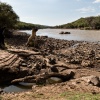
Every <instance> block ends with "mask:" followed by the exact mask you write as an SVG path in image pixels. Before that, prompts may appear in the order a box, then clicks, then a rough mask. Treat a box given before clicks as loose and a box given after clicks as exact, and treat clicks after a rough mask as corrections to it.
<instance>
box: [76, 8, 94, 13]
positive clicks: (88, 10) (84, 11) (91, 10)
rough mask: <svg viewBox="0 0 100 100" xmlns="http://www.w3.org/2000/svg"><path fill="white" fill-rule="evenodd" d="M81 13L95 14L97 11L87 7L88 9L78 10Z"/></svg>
mask: <svg viewBox="0 0 100 100" xmlns="http://www.w3.org/2000/svg"><path fill="white" fill-rule="evenodd" d="M77 11H79V12H80V13H89V12H95V9H94V8H92V7H86V8H81V9H77Z"/></svg>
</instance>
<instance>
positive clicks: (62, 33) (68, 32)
mask: <svg viewBox="0 0 100 100" xmlns="http://www.w3.org/2000/svg"><path fill="white" fill-rule="evenodd" d="M59 34H70V32H63V31H62V32H60V33H59Z"/></svg>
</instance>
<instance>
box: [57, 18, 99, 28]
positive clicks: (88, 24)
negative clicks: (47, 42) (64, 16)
mask: <svg viewBox="0 0 100 100" xmlns="http://www.w3.org/2000/svg"><path fill="white" fill-rule="evenodd" d="M55 28H79V29H100V16H91V17H86V18H80V19H78V20H76V21H74V22H72V23H68V24H63V25H59V26H55Z"/></svg>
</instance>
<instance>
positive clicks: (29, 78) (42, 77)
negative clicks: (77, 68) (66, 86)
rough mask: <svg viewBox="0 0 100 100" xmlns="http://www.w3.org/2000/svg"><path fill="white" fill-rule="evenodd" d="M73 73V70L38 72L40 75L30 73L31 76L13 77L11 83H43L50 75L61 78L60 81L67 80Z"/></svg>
mask: <svg viewBox="0 0 100 100" xmlns="http://www.w3.org/2000/svg"><path fill="white" fill-rule="evenodd" d="M74 75H75V73H74V72H73V71H70V72H68V73H50V74H40V75H32V76H26V77H24V78H19V79H14V80H12V81H11V83H19V82H29V83H36V84H41V83H43V84H44V83H45V82H46V80H47V79H49V78H50V77H58V78H61V79H62V81H63V82H64V81H68V80H70V79H71V78H73V76H74Z"/></svg>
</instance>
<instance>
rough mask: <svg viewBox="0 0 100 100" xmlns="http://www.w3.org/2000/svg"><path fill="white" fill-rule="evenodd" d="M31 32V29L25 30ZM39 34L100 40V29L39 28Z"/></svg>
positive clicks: (92, 40)
mask: <svg viewBox="0 0 100 100" xmlns="http://www.w3.org/2000/svg"><path fill="white" fill-rule="evenodd" d="M62 31H64V32H70V34H59V33H60V32H62ZM22 32H26V33H28V34H31V30H24V31H22ZM37 35H39V36H48V37H52V38H56V39H64V40H77V41H89V42H97V41H100V30H79V29H39V30H38V31H37Z"/></svg>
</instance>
